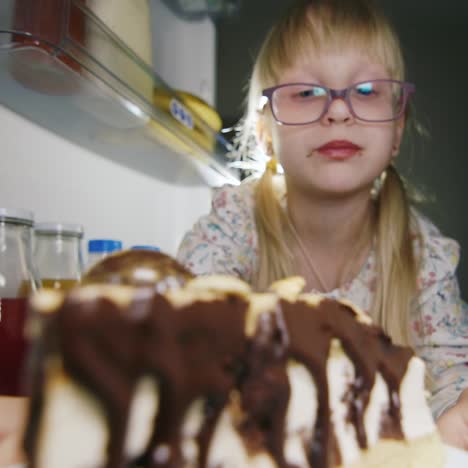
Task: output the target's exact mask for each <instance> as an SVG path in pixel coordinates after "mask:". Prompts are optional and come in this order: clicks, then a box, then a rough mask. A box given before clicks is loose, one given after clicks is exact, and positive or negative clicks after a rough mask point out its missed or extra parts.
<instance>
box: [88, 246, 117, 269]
mask: <svg viewBox="0 0 468 468" xmlns="http://www.w3.org/2000/svg"><path fill="white" fill-rule="evenodd" d="M120 250H122V241H119V240H115V239H91V240H89V241H88V268H87V269H88V270H89V269H90V268H91V267H93V266H94V265H95V264H96V263H97V262H99V261H100V260H102V259H103V258H106V257H107V256H109V255H111V254H112V253H114V252H119V251H120Z"/></svg>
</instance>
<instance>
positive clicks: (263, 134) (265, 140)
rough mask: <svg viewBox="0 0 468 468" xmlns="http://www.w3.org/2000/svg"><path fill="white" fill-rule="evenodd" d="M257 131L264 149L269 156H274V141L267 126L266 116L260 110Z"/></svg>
mask: <svg viewBox="0 0 468 468" xmlns="http://www.w3.org/2000/svg"><path fill="white" fill-rule="evenodd" d="M256 133H257V140H258V143H259V145H260V147H261V148H262V151H263V152H264V153H265V154H267V155H268V156H273V143H272V139H271V134H270V131H269V129H268V126H267V121H266V117H265V115H264V114H263V113H260V112H259V113H258V119H257V128H256Z"/></svg>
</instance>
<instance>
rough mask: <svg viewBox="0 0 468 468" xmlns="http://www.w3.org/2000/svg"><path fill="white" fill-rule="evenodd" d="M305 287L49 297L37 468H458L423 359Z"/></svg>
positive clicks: (92, 290) (116, 288)
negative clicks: (440, 429) (430, 395)
mask: <svg viewBox="0 0 468 468" xmlns="http://www.w3.org/2000/svg"><path fill="white" fill-rule="evenodd" d="M303 285H304V282H303V280H302V279H301V278H289V279H286V280H283V281H280V282H278V283H275V284H273V285H272V287H271V289H270V291H269V292H267V293H261V294H260V293H254V292H252V291H251V290H250V288H249V286H248V285H247V284H246V283H244V282H242V281H240V280H238V279H236V278H232V277H227V276H206V277H197V278H192V279H189V280H188V281H187V282H186V283H185V284H183V285H178V287H175V288H167V289H165V290H164V292H159V291H157V290H156V289H155V288H153V287H135V286H128V285H127V286H126V285H109V284H107V285H106V284H88V285H84V286H81V287H78V288H75V289H74V290H72V291H71V292H68V293H66V294H65V293H61V292H58V291H42V292H40V293H39V294H38V295H36V296H35V297H34V298H33V300H32V302H31V309H32V314H33V316H35V317H36V319H35V321H34V322H33V325H34V326H32V327H31V333H34V334H36V335H37V336H38V339H37V345H36V352H35V354H34V355H35V356H36V357H35V361H34V362H33V364H32V367H33V371H32V373H31V376H32V377H31V383H30V385H31V393H32V401H31V410H30V416H29V422H28V427H27V431H26V436H25V449H26V452H27V454H28V457H29V463H30V464H29V468H104V467H105V468H124V467H125V468H130V467H132V468H149V467H168V468H169V467H174V468H175V467H178V468H179V467H184V468H241V467H255V468H273V467H278V468H312V467H313V468H317V467H319V468H323V467H338V466H350V467H388V468H390V467H392V468H395V467H398V468H403V467H412V468H417V467H421V468H423V467H424V468H435V467H442V466H443V458H444V454H443V447H442V444H441V442H440V439H439V436H438V434H437V432H436V428H435V425H434V422H433V420H432V417H431V414H430V411H429V408H428V406H427V403H426V396H425V392H424V372H425V370H424V364H423V362H422V361H421V360H420V359H419V358H417V357H416V356H415V355H414V353H413V352H412V350H411V349H410V348H405V347H401V346H395V345H393V344H392V343H391V341H390V339H389V338H388V337H387V336H386V335H385V334H384V333H383V331H382V330H381V329H380V328H378V327H377V326H375V325H373V324H372V323H371V322H370V320H369V318H368V317H367V316H366V315H365V314H363V313H362V312H360V311H359V310H358V309H357V308H355V307H354V306H352V305H351V304H349V303H347V302H340V301H336V300H332V299H327V298H324V297H321V296H317V295H311V294H304V293H302V292H301V291H302V287H303Z"/></svg>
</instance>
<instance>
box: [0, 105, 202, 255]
mask: <svg viewBox="0 0 468 468" xmlns="http://www.w3.org/2000/svg"><path fill="white" fill-rule="evenodd" d="M0 142H1V145H0V206H1V207H11V208H26V209H31V210H33V211H34V213H35V215H36V220H37V221H58V222H73V223H80V224H83V225H84V227H85V237H86V238H87V239H88V238H96V237H111V238H117V239H121V240H122V241H123V242H124V244H125V245H126V246H130V245H133V244H153V245H154V244H156V245H159V246H160V247H161V249H162V250H164V251H166V252H168V253H170V254H174V253H175V251H176V248H177V244H178V243H179V241H180V239H181V237H182V235H183V233H184V232H185V231H186V230H187V229H189V228H190V227H191V225H192V224H193V222H194V221H195V220H196V219H197V218H198V217H199V216H200V215H201V214H203V213H205V212H207V211H208V210H209V202H210V190H209V188H207V187H203V186H201V187H190V188H186V187H183V186H175V185H169V184H165V183H163V182H161V181H159V180H155V179H153V178H151V177H148V176H146V175H144V174H142V173H141V172H135V171H132V170H131V169H128V168H125V167H123V166H120V165H118V164H116V163H115V162H113V161H110V160H109V159H105V158H102V157H100V156H97V155H95V154H93V153H90V152H88V151H85V150H83V149H81V148H79V147H78V146H76V145H74V144H72V143H69V142H68V141H65V140H63V139H61V138H59V137H57V136H55V135H53V134H51V133H49V132H47V131H45V130H43V129H42V128H39V127H37V126H36V125H34V124H32V123H30V122H29V121H26V120H24V119H23V118H21V117H19V116H17V115H16V114H14V113H12V112H10V111H9V110H7V109H6V108H4V107H1V106H0ZM84 250H85V249H84Z"/></svg>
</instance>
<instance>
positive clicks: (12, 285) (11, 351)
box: [0, 208, 40, 466]
mask: <svg viewBox="0 0 468 468" xmlns="http://www.w3.org/2000/svg"><path fill="white" fill-rule="evenodd" d="M32 236H33V215H32V213H31V212H28V211H23V210H16V209H6V208H0V415H1V417H0V436H1V437H0V466H8V465H10V464H15V463H20V462H22V461H24V460H23V455H22V453H21V440H22V430H23V425H24V421H25V418H26V414H27V410H28V408H27V406H28V398H27V395H26V394H25V389H24V387H23V381H24V370H25V363H26V357H27V353H28V341H27V339H26V336H25V326H26V313H27V300H28V295H29V294H31V293H33V292H35V291H36V289H37V288H38V287H39V285H40V281H39V279H38V276H37V273H36V269H35V267H34V264H33V257H32Z"/></svg>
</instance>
